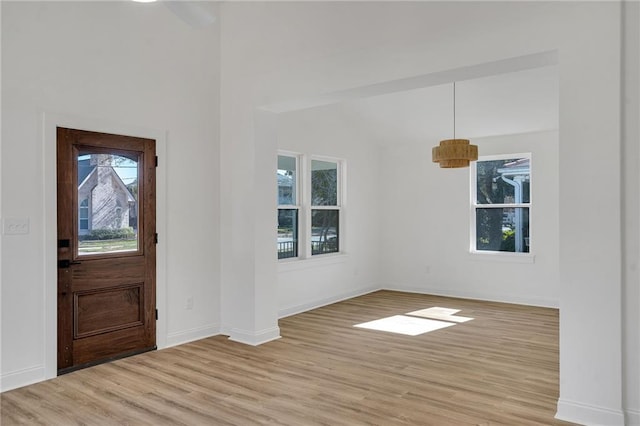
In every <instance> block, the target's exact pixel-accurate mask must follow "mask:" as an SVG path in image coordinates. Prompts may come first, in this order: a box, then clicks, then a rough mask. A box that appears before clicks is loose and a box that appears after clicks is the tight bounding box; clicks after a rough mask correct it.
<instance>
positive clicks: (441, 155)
mask: <svg viewBox="0 0 640 426" xmlns="http://www.w3.org/2000/svg"><path fill="white" fill-rule="evenodd" d="M431 159H432V160H433V162H434V163H440V167H441V168H443V169H454V168H458V167H469V162H471V161H476V160H477V159H478V146H477V145H471V144H470V143H469V139H456V83H455V82H454V83H453V139H446V140H443V141H440V145H438V146H434V147H433V149H432V151H431Z"/></svg>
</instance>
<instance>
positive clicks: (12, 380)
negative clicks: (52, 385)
mask: <svg viewBox="0 0 640 426" xmlns="http://www.w3.org/2000/svg"><path fill="white" fill-rule="evenodd" d="M44 372H45V371H44V365H38V366H35V367H30V368H24V369H22V370H18V371H12V372H10V373H6V374H3V375H2V376H0V392H6V391H10V390H12V389H17V388H21V387H23V386H27V385H31V384H34V383H38V382H42V381H44V380H45V379H46V376H45V374H44Z"/></svg>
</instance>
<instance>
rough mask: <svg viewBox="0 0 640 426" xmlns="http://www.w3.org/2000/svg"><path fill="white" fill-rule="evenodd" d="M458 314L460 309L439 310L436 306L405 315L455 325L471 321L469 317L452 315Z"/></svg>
mask: <svg viewBox="0 0 640 426" xmlns="http://www.w3.org/2000/svg"><path fill="white" fill-rule="evenodd" d="M458 312H460V309H450V308H440V307H438V306H435V307H433V308H427V309H421V310H419V311H413V312H409V313H407V314H406V315H412V316H414V317H421V318H430V319H435V320H442V321H450V322H456V323H461V322H467V321H471V320H472V319H473V318H469V317H460V316H457V315H454V314H457V313H458Z"/></svg>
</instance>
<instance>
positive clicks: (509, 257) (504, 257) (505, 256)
mask: <svg viewBox="0 0 640 426" xmlns="http://www.w3.org/2000/svg"><path fill="white" fill-rule="evenodd" d="M469 256H470V257H471V259H472V260H477V261H489V262H506V263H535V261H536V255H535V254H533V253H504V252H499V251H471V252H469Z"/></svg>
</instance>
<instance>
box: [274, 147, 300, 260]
mask: <svg viewBox="0 0 640 426" xmlns="http://www.w3.org/2000/svg"><path fill="white" fill-rule="evenodd" d="M297 170H298V158H297V157H295V156H287V155H278V173H277V178H278V259H285V258H289V257H297V256H298V212H299V211H300V206H299V205H298V194H297V192H298V187H299V185H298V172H297Z"/></svg>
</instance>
